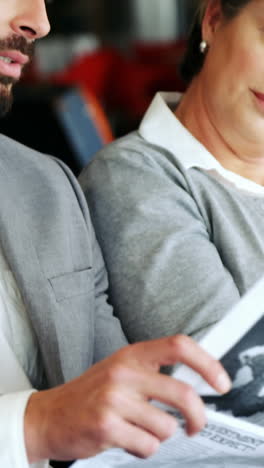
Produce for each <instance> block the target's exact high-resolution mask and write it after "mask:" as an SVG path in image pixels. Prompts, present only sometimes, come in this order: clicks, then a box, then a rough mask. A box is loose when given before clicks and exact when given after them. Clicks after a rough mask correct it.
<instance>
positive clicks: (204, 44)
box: [200, 40, 208, 54]
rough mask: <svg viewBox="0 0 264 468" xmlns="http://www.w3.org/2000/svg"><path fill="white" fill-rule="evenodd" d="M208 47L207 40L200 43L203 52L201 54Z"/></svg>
mask: <svg viewBox="0 0 264 468" xmlns="http://www.w3.org/2000/svg"><path fill="white" fill-rule="evenodd" d="M207 48H208V44H207V42H206V41H204V40H203V41H202V42H201V43H200V52H201V54H204V53H205V52H206V50H207Z"/></svg>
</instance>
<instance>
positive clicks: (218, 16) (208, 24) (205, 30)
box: [202, 0, 223, 45]
mask: <svg viewBox="0 0 264 468" xmlns="http://www.w3.org/2000/svg"><path fill="white" fill-rule="evenodd" d="M222 21H223V13H222V7H221V1H220V0H209V1H208V5H207V7H206V10H205V14H204V17H203V21H202V38H203V40H205V41H206V42H207V43H208V44H209V45H210V44H211V42H212V40H213V37H214V34H215V32H216V31H217V29H218V27H219V26H220V25H221V24H222Z"/></svg>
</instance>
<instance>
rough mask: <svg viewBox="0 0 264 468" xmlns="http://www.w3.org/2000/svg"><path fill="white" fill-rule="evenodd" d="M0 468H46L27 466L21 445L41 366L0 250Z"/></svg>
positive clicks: (26, 320) (41, 369)
mask: <svg viewBox="0 0 264 468" xmlns="http://www.w3.org/2000/svg"><path fill="white" fill-rule="evenodd" d="M0 355H1V382H0V395H1V396H0V466H1V467H4V468H29V467H31V468H33V467H34V468H45V467H47V466H48V462H47V461H43V462H41V463H35V464H32V465H30V464H29V462H28V459H27V455H26V450H25V443H24V412H25V408H26V406H27V402H28V399H29V397H30V396H31V394H32V392H34V390H33V388H32V386H36V387H37V388H41V386H42V384H43V379H44V372H43V366H42V362H41V359H40V353H39V349H38V345H37V340H36V337H35V334H34V332H33V329H32V327H31V324H30V322H29V319H28V316H27V313H26V309H25V306H24V303H23V300H22V297H21V294H20V292H19V290H18V287H17V285H16V282H15V279H14V276H13V274H12V272H11V271H10V269H9V266H8V264H7V262H6V260H5V258H4V256H3V252H2V249H1V248H0Z"/></svg>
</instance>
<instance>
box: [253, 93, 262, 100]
mask: <svg viewBox="0 0 264 468" xmlns="http://www.w3.org/2000/svg"><path fill="white" fill-rule="evenodd" d="M253 94H255V96H256V98H258V99H259V100H260V101H263V102H264V94H263V93H259V92H258V91H253Z"/></svg>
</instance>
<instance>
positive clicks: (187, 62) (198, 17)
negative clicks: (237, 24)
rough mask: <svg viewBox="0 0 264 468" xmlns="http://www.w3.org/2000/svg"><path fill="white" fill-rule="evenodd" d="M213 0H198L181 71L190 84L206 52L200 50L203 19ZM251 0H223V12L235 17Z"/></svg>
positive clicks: (226, 15) (229, 18)
mask: <svg viewBox="0 0 264 468" xmlns="http://www.w3.org/2000/svg"><path fill="white" fill-rule="evenodd" d="M210 1H211V0H198V6H197V10H196V13H195V15H194V21H193V24H192V27H191V31H190V35H189V39H188V42H187V50H186V53H185V55H184V57H183V61H182V63H181V67H180V72H181V75H182V77H183V79H184V81H185V82H186V83H187V84H189V83H190V82H191V81H192V79H193V78H194V76H195V75H197V74H198V73H199V71H200V70H201V68H202V66H203V63H204V59H205V54H203V53H201V52H200V43H201V41H202V21H203V17H204V14H205V10H206V7H207V5H208V3H209V2H210ZM250 1H251V0H221V7H222V13H223V15H224V17H225V18H226V19H227V20H231V19H232V18H234V17H235V16H236V15H237V14H238V13H239V12H240V11H241V10H242V8H243V7H245V6H246V5H247V3H249V2H250Z"/></svg>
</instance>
